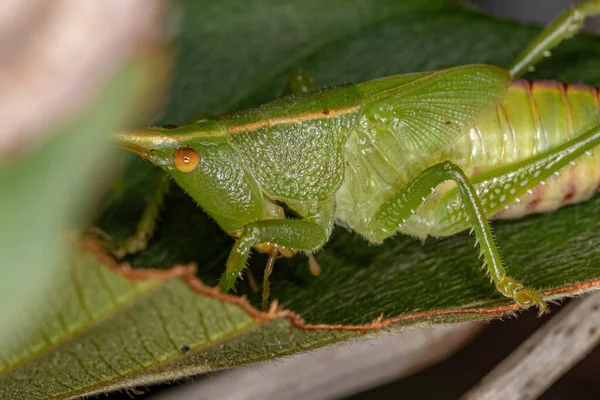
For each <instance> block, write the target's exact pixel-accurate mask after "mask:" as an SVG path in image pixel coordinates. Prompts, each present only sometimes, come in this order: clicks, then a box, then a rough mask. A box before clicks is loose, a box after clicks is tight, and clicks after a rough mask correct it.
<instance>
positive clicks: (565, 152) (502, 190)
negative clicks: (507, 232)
mask: <svg viewBox="0 0 600 400" xmlns="http://www.w3.org/2000/svg"><path fill="white" fill-rule="evenodd" d="M599 145H600V126H595V127H593V128H592V129H590V130H588V131H587V132H585V133H583V134H581V135H579V136H577V137H575V138H573V139H571V140H569V141H567V142H565V143H563V144H561V145H560V146H557V147H555V148H553V149H551V150H548V151H546V152H544V153H541V154H538V155H537V156H535V157H532V158H529V159H526V160H523V161H521V162H519V163H517V164H514V165H508V166H505V167H503V168H499V169H497V170H494V171H490V172H488V173H484V174H481V175H479V176H476V177H474V178H472V179H471V182H472V184H473V186H474V187H475V190H476V193H477V195H478V197H479V200H480V202H481V204H482V206H483V210H484V212H485V214H486V215H488V216H492V215H497V216H499V217H502V214H500V215H498V214H497V213H498V212H503V211H504V210H510V207H511V204H515V202H521V201H522V200H521V198H522V199H523V203H522V204H523V205H524V206H527V207H529V208H534V204H535V203H539V202H540V200H541V198H540V196H544V194H541V195H539V194H537V193H540V192H539V191H538V189H543V186H544V185H545V180H546V179H548V178H550V177H552V175H556V174H559V173H560V172H559V171H560V170H561V169H562V168H564V167H567V166H569V165H571V164H576V161H577V159H578V158H580V157H587V156H588V154H590V151H591V150H593V149H594V148H596V147H597V146H599ZM571 184H572V185H576V184H577V182H572V183H571ZM538 186H542V187H539V188H538ZM534 190H536V192H534ZM534 193H536V194H535V196H534ZM542 193H543V192H542ZM527 196H532V197H529V198H528V197H527ZM462 205H463V202H462V196H461V194H460V193H458V191H457V189H453V190H451V191H450V192H448V193H447V194H446V195H445V196H444V198H442V199H441V200H440V203H439V205H438V210H439V212H438V215H437V217H438V218H437V225H438V226H437V228H436V231H435V232H433V234H434V235H438V234H439V235H444V236H445V235H450V234H453V233H456V232H459V231H462V230H464V229H465V228H466V227H467V225H468V224H467V223H465V218H466V216H467V215H466V213H465V210H464V209H463V208H462ZM532 212H535V210H532Z"/></svg>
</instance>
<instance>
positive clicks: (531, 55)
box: [508, 0, 600, 78]
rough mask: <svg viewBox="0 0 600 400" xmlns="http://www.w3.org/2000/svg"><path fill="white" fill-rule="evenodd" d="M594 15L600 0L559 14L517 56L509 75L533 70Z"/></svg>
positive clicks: (510, 67) (519, 74) (599, 8)
mask: <svg viewBox="0 0 600 400" xmlns="http://www.w3.org/2000/svg"><path fill="white" fill-rule="evenodd" d="M595 15H600V0H592V1H586V2H584V3H581V4H579V5H577V6H575V7H573V8H572V9H571V10H569V11H567V12H565V13H563V14H561V15H560V16H559V17H558V18H557V19H555V20H554V21H553V22H552V23H551V24H550V25H548V26H547V27H546V28H545V29H544V30H543V31H542V33H540V34H539V35H538V36H537V37H536V38H535V39H534V40H533V41H532V42H531V43H529V45H527V47H526V48H525V50H523V52H521V53H520V54H519V55H518V56H517V58H516V59H515V60H514V61H513V63H512V64H511V65H510V66H509V68H508V70H509V71H510V74H511V76H512V77H513V78H518V77H520V76H522V75H524V74H525V73H527V72H528V71H533V70H534V69H535V65H536V64H537V63H539V62H540V61H541V60H542V59H543V58H546V57H549V56H550V55H551V51H552V49H554V48H555V47H556V46H558V45H559V44H560V43H562V42H563V41H565V40H567V39H570V38H572V37H573V36H574V35H576V34H577V33H578V32H579V31H581V29H582V28H583V25H584V23H585V20H586V19H587V18H589V17H593V16H595Z"/></svg>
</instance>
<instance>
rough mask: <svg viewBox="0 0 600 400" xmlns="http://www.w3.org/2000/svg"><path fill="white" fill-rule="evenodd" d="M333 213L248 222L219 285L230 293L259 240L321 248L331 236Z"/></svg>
mask: <svg viewBox="0 0 600 400" xmlns="http://www.w3.org/2000/svg"><path fill="white" fill-rule="evenodd" d="M332 227H333V217H332V216H331V215H329V214H327V215H320V216H318V217H313V218H311V217H308V218H305V219H302V220H291V219H271V220H263V221H256V222H252V223H249V224H248V225H246V226H244V228H243V229H242V233H241V234H240V236H239V238H238V239H237V241H236V242H235V245H234V246H233V249H232V250H231V253H229V258H228V259H227V264H226V269H225V272H224V273H223V275H222V276H221V280H220V281H219V287H220V289H221V291H223V292H225V293H227V292H228V291H229V290H231V289H232V288H233V286H234V285H235V281H236V280H237V278H238V276H239V275H240V273H241V272H242V270H243V269H244V267H245V266H246V261H247V260H248V256H249V255H250V250H251V249H252V247H253V246H254V245H255V244H257V243H262V242H271V243H275V244H277V245H279V246H285V247H289V248H292V249H296V250H301V251H315V250H318V249H320V248H321V247H322V246H323V245H324V244H325V243H326V242H327V239H328V238H329V235H330V234H331V229H332Z"/></svg>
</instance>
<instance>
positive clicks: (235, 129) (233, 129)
mask: <svg viewBox="0 0 600 400" xmlns="http://www.w3.org/2000/svg"><path fill="white" fill-rule="evenodd" d="M358 110H360V105H356V106H351V107H344V108H325V109H323V110H321V111H311V112H307V113H304V114H298V115H292V116H289V117H276V118H267V119H263V120H260V121H255V122H250V123H248V124H244V125H235V126H230V127H229V133H240V132H248V131H254V130H257V129H260V128H264V127H266V126H273V125H279V124H291V123H296V122H306V121H312V120H315V119H323V118H333V117H337V116H338V115H345V114H350V113H353V112H356V111H358Z"/></svg>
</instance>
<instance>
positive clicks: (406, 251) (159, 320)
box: [0, 0, 600, 399]
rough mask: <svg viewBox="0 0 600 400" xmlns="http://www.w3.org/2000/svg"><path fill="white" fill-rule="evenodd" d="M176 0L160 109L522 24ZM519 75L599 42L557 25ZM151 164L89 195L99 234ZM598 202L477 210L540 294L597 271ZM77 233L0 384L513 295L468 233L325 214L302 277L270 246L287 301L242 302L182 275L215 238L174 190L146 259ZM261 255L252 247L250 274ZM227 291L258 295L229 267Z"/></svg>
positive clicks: (113, 227) (2, 356)
mask: <svg viewBox="0 0 600 400" xmlns="http://www.w3.org/2000/svg"><path fill="white" fill-rule="evenodd" d="M180 6H181V10H179V11H180V15H181V17H182V21H181V32H180V35H179V41H178V48H179V59H178V66H177V69H176V74H175V81H174V85H173V88H172V92H171V100H170V102H169V104H168V106H167V109H166V114H165V115H164V116H163V117H162V119H161V122H163V123H175V124H182V123H185V122H186V121H188V120H190V119H191V118H192V117H193V116H194V115H197V114H198V113H199V112H201V111H205V112H209V113H213V114H220V113H225V112H231V111H235V110H238V109H241V108H244V107H249V106H255V105H258V104H260V103H262V102H264V101H268V100H272V99H275V98H277V97H278V96H280V95H281V94H282V93H283V91H284V88H285V84H286V78H287V75H288V73H289V72H290V71H292V70H295V69H297V68H303V69H304V70H306V71H307V72H308V73H310V74H311V75H312V76H313V77H314V80H315V84H316V86H318V87H321V86H326V85H336V84H342V83H348V82H361V81H365V80H368V79H372V78H377V77H381V76H386V75H391V74H397V73H403V72H414V71H424V70H433V69H439V68H445V67H450V66H453V65H460V64H466V63H491V64H496V65H500V66H505V65H508V63H509V62H510V60H511V59H512V57H514V56H516V55H517V54H518V53H519V51H520V50H521V49H522V48H523V47H524V46H525V45H526V43H527V42H528V41H529V40H531V39H532V38H533V36H534V35H535V34H536V32H538V31H539V30H538V29H535V28H530V27H524V26H520V25H518V24H515V23H510V22H505V21H499V20H495V19H492V18H489V17H486V16H483V15H478V14H475V13H473V12H470V11H467V10H464V9H461V8H459V7H458V6H456V5H454V3H453V2H446V1H441V0H440V1H430V0H422V1H418V0H414V1H404V2H398V1H391V0H389V1H387V0H334V1H330V2H327V7H326V8H324V3H323V2H322V1H318V0H296V1H288V2H280V1H275V0H272V1H266V0H254V1H247V0H246V1H241V0H227V1H223V0H219V1H216V0H215V1H212V2H208V1H205V2H202V3H199V2H196V1H192V0H186V1H181V2H180ZM535 77H540V78H547V79H561V80H565V81H572V82H584V83H588V84H597V85H600V42H599V41H598V40H597V39H596V38H593V37H590V36H584V35H582V36H579V37H577V38H575V39H573V40H571V41H570V42H568V43H566V44H565V45H563V46H561V48H560V49H558V50H557V51H554V52H553V57H552V58H550V59H549V60H546V61H545V62H544V63H543V64H542V65H540V68H538V70H537V71H536V73H535ZM157 173H159V171H158V170H155V169H154V168H153V167H151V166H150V165H148V164H145V163H143V162H141V161H138V160H134V161H133V162H132V163H131V164H130V166H129V167H128V169H127V171H126V174H125V178H126V179H125V181H124V185H123V187H122V188H121V190H119V191H114V192H112V193H110V194H109V195H108V196H107V199H106V201H105V203H104V205H103V215H102V218H101V219H100V220H99V222H98V224H99V226H100V227H101V228H102V229H104V230H106V231H107V232H108V233H109V234H110V235H112V237H113V238H114V239H116V240H118V239H120V238H123V237H125V236H126V235H128V234H130V233H132V232H133V230H134V229H135V223H136V221H137V218H139V216H140V213H141V210H142V208H143V206H144V196H145V195H146V194H147V193H149V191H150V190H151V188H152V186H153V184H154V182H155V181H156V174H157ZM599 211H600V197H598V196H596V197H595V198H594V199H592V200H591V201H588V202H586V203H583V204H579V205H575V206H570V207H565V208H563V209H561V210H559V211H557V212H554V213H548V214H543V215H536V216H530V217H527V218H524V219H521V220H517V221H510V222H500V223H498V222H494V223H493V226H494V228H495V232H496V235H497V238H498V243H499V247H500V249H501V251H502V254H503V257H504V261H505V263H506V265H507V268H508V269H509V271H510V273H511V274H512V275H514V276H515V277H517V278H519V279H520V280H522V281H524V282H527V284H529V285H531V286H533V287H536V288H538V289H541V290H543V291H544V292H545V293H547V294H553V295H554V296H563V295H571V294H573V293H575V292H578V291H581V290H585V289H590V288H592V287H595V286H597V285H599V284H600V251H599V250H598V249H600V246H598V244H599V243H600V234H599V233H598V232H600V219H598V217H597V215H598V213H599ZM86 245H87V246H88V248H87V249H85V248H84V249H82V248H80V247H79V246H74V247H75V249H77V250H76V251H75V252H74V254H73V256H72V258H71V259H70V261H69V263H68V265H67V270H68V271H69V280H67V281H66V282H65V283H64V284H63V285H61V286H57V287H54V290H47V291H45V292H44V293H45V295H46V296H47V299H48V302H47V304H46V305H45V307H41V308H39V309H37V310H32V311H31V312H30V314H28V315H31V316H32V317H31V318H32V320H33V319H34V320H35V321H38V322H37V325H38V328H39V329H38V330H37V331H35V333H34V334H31V335H22V336H20V337H19V338H18V339H19V340H14V341H11V342H10V343H3V344H2V347H0V368H2V370H1V371H3V372H0V374H1V375H0V398H2V395H3V396H4V397H6V398H10V399H33V398H65V397H69V396H74V395H78V394H89V393H94V392H101V391H104V390H109V389H116V388H123V387H128V386H132V385H141V384H147V383H151V382H155V381H157V380H164V379H173V378H176V377H180V376H187V375H190V374H195V373H200V372H204V371H208V370H213V369H216V368H223V367H228V366H232V365H239V364H244V363H248V362H251V361H256V360H262V359H268V358H273V357H276V356H280V355H284V354H291V353H294V352H297V351H302V350H306V349H309V348H314V347H318V346H321V345H324V344H327V343H331V342H335V341H339V340H341V339H344V338H349V337H353V336H357V335H359V334H360V332H358V331H359V330H360V329H363V330H367V329H373V328H381V327H385V326H388V327H389V328H390V329H398V327H402V326H408V325H414V324H423V323H440V322H454V321H462V320H470V319H482V318H489V317H491V316H494V315H499V314H500V313H503V312H507V311H513V310H514V306H513V304H512V303H511V302H510V301H508V300H506V299H504V298H502V297H501V296H500V295H499V294H498V293H497V292H496V291H495V290H494V288H493V287H492V286H490V285H489V283H488V281H487V280H486V278H485V277H484V276H483V274H482V273H481V272H480V270H479V263H478V260H477V254H476V251H475V250H474V249H473V247H472V238H470V237H469V236H468V235H464V234H461V235H456V236H454V237H450V238H446V239H441V240H438V239H428V240H427V241H425V243H424V244H422V243H421V242H420V241H417V240H415V239H412V238H409V237H403V236H398V237H396V238H394V239H390V240H387V241H386V242H385V243H384V244H383V245H382V246H378V247H373V246H370V245H369V244H368V243H366V242H365V241H363V240H362V239H361V238H360V237H358V236H357V235H354V234H352V233H349V232H347V231H345V230H344V229H341V228H338V229H336V230H335V232H334V235H333V239H332V241H331V242H330V243H329V244H328V245H327V246H326V248H325V250H324V251H322V252H320V253H318V254H317V257H316V258H317V261H318V262H319V264H320V265H321V267H322V270H323V272H322V274H321V275H320V276H319V277H313V276H312V275H310V273H309V272H308V261H307V259H306V258H304V257H303V256H297V257H295V258H294V259H291V260H280V261H278V262H277V265H276V267H275V271H274V273H273V275H272V286H271V296H272V298H274V299H278V301H279V305H280V306H281V307H285V309H286V310H289V311H281V310H280V311H278V312H272V313H270V314H266V313H260V312H258V311H257V310H256V309H253V308H250V306H249V305H248V304H247V303H245V302H244V301H241V300H239V298H237V297H234V296H228V297H224V296H218V294H217V292H215V291H214V290H211V289H210V288H208V287H207V286H204V285H202V284H200V281H198V280H196V279H195V278H194V277H193V276H192V275H191V272H190V271H191V270H189V267H185V265H188V263H191V262H193V263H196V264H197V266H198V271H197V277H199V278H200V279H201V280H202V282H204V283H205V284H208V285H215V284H216V281H217V279H218V276H219V275H220V274H221V272H222V270H223V267H224V262H225V258H226V256H227V253H228V252H229V250H230V248H231V245H232V240H231V238H229V237H228V236H227V235H225V234H224V233H223V232H221V231H220V229H219V228H218V227H217V226H216V225H215V224H214V223H212V222H211V221H210V220H209V218H208V217H206V216H205V214H204V213H203V212H202V211H201V210H200V209H199V208H198V207H197V206H195V205H194V204H193V203H192V201H191V200H190V199H189V197H188V196H187V195H186V194H185V193H183V192H181V191H180V190H178V189H174V190H173V192H172V193H171V194H170V195H169V197H168V198H167V201H166V206H165V211H164V213H163V215H162V222H161V223H160V227H159V230H158V232H157V234H156V236H155V238H154V239H153V240H152V242H151V244H150V246H149V247H148V248H147V249H146V250H145V251H144V252H142V253H140V254H138V255H136V256H134V257H131V258H129V259H128V260H127V261H129V262H130V263H131V264H132V265H133V266H134V267H135V268H156V269H157V270H158V272H157V271H154V272H152V271H148V270H135V269H134V270H133V271H131V270H128V269H126V268H125V267H126V266H125V267H123V266H121V267H118V266H116V265H114V264H112V263H111V262H110V260H109V259H107V258H106V257H105V256H104V255H102V254H101V253H98V252H97V251H96V250H94V251H90V249H89V246H93V244H92V243H89V242H87V244H86ZM265 262H266V259H265V257H264V256H262V255H259V254H255V255H254V256H253V257H252V260H251V268H252V270H253V271H254V274H255V275H256V277H257V278H260V277H261V269H262V268H263V267H264V265H265ZM175 265H179V267H177V268H173V267H174V266H175ZM160 271H162V272H160ZM238 290H239V294H247V295H248V296H249V299H250V302H251V303H252V304H254V305H258V304H259V303H260V298H259V296H258V295H257V294H254V293H252V292H251V291H250V289H249V287H248V285H247V284H246V283H245V281H244V282H241V283H240V285H239V288H238ZM13 304H14V302H13ZM28 312H29V311H28ZM382 315H383V317H382V319H381V320H378V318H379V317H380V316H382ZM300 318H303V320H302V319H300ZM373 321H376V323H372V322H373ZM364 324H367V325H364ZM369 324H370V325H369ZM342 325H343V326H342ZM188 349H189V350H188ZM2 363H3V364H2Z"/></svg>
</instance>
